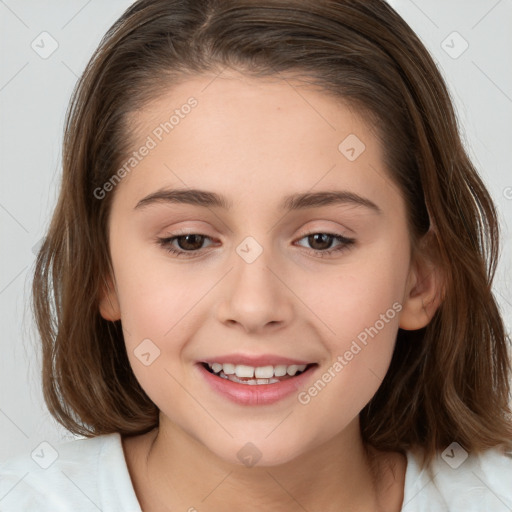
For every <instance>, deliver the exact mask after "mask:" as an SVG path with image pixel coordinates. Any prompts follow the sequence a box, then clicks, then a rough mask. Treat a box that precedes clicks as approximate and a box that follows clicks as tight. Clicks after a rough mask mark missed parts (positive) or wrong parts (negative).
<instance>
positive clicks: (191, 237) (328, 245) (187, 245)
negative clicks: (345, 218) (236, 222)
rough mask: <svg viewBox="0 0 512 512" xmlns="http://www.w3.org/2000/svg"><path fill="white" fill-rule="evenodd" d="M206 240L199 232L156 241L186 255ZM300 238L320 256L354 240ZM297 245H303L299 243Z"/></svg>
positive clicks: (331, 235)
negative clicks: (334, 243) (334, 244)
mask: <svg viewBox="0 0 512 512" xmlns="http://www.w3.org/2000/svg"><path fill="white" fill-rule="evenodd" d="M206 240H211V238H210V237H208V236H206V235H201V234H199V233H186V234H183V235H175V236H170V237H166V238H158V243H159V245H161V246H162V247H163V248H164V249H165V250H166V251H168V252H170V253H171V254H175V255H176V256H185V257H187V256H194V255H195V254H197V253H198V252H199V251H200V250H201V249H203V244H204V242H205V241H206ZM301 240H307V243H308V244H310V246H311V251H312V252H313V253H314V254H315V255H317V256H321V257H322V256H326V255H329V254H331V253H333V252H337V251H342V250H344V249H347V248H348V247H349V246H350V245H352V244H353V243H354V242H355V240H354V239H353V238H347V237H344V236H342V235H338V234H334V233H321V232H319V233H309V234H307V235H305V236H303V237H302V238H300V239H299V241H301ZM335 241H337V242H338V245H336V246H334V247H332V244H333V242H335ZM210 245H212V244H210ZM299 245H300V246H301V247H304V246H303V245H301V244H299Z"/></svg>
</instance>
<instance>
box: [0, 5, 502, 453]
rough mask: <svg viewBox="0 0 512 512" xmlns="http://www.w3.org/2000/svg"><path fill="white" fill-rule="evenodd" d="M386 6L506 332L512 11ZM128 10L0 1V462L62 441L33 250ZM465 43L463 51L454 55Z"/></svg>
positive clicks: (487, 7) (485, 7)
mask: <svg viewBox="0 0 512 512" xmlns="http://www.w3.org/2000/svg"><path fill="white" fill-rule="evenodd" d="M389 1H390V3H391V4H392V5H393V6H394V7H395V8H396V9H397V10H398V12H399V13H400V14H401V15H402V16H403V17H404V18H405V19H406V21H407V22H408V23H409V24H410V25H411V26H412V28H413V29H414V30H415V31H416V32H417V33H418V35H419V36H420V38H421V39H422V40H423V41H424V42H425V44H426V46H427V47H428V49H429V50H430V51H431V53H432V54H433V56H434V59H435V60H436V62H437V63H438V65H439V66H440V68H441V70H442V73H443V75H444V76H445V78H446V80H447V82H448V85H449V87H450V91H451V93H452V96H453V99H454V102H455V104H456V108H457V111H458V116H459V119H460V123H461V127H462V131H463V137H464V140H465V142H466V146H467V148H468V151H469V153H470V155H471V156H472V157H473V160H474V162H475V164H476V165H477V168H478V169H479V171H480V173H481V175H482V177H483V179H484V181H485V182H486V184H487V185H488V187H489V189H490V192H491V194H492V196H493V197H494V199H495V201H496V204H497V206H498V209H499V212H500V217H501V223H502V229H503V245H502V257H501V261H500V266H499V271H498V275H497V278H496V282H495V293H496V295H497V297H498V300H499V302H500V305H501V307H502V310H503V314H504V317H505V321H506V324H507V328H508V331H509V333H510V330H511V326H512V304H511V303H512V300H511V298H512V293H511V292H510V285H511V282H512V266H511V261H512V258H511V255H512V236H511V229H512V172H511V168H512V163H511V146H512V140H511V135H512V65H511V49H512V31H511V30H510V28H511V27H512V0H428V1H427V0H415V1H412V0H389ZM130 3H131V1H130V0H108V1H101V0H89V1H87V0H66V1H64V0H50V1H47V2H40V1H36V0H0V49H1V56H0V66H1V67H0V172H1V174H0V180H1V181H0V236H1V249H0V258H1V259H0V315H1V317H0V318H1V340H0V347H1V355H2V357H1V358H0V433H1V436H0V459H2V458H3V457H6V456H9V455H11V454H13V453H15V452H19V451H24V452H26V453H27V455H29V454H30V453H31V452H32V450H34V449H35V448H36V447H37V446H38V445H39V444H40V443H41V442H42V441H48V442H50V443H51V444H54V443H57V442H59V441H60V440H62V439H63V438H66V437H68V436H69V437H71V436H70V434H69V433H66V431H65V430H64V429H63V428H62V427H59V426H58V425H57V424H56V422H55V421H53V420H52V418H51V417H50V415H49V413H48V411H47V410H46V408H45V406H44V403H43V400H42V394H41V390H40V379H39V372H40V360H39V357H38V355H37V354H38V347H37V334H36V333H35V329H34V327H33V322H32V319H31V313H30V308H29V291H30V284H31V274H32V271H33V265H34V250H35V249H34V248H35V247H37V244H38V242H39V241H40V240H41V237H42V236H43V234H44V232H45V230H46V228H47V226H48V222H49V218H50V214H51V211H52V208H53V206H54V204H55V200H56V196H57V188H58V184H59V179H60V165H61V158H60V151H61V139H62V131H63V121H64V115H65V111H66V108H67V104H68V101H69V97H70V94H71V91H72V89H73V86H74V84H75V82H76V80H77V77H78V76H79V74H80V73H81V72H82V70H83V68H84V67H85V64H86V62H87V61H88V59H89V58H90V56H91V54H92V52H93V51H94V49H95V48H96V46H97V44H98V43H99V41H100V39H101V37H102V36H103V34H104V33H105V31H106V30H107V29H108V27H109V26H110V25H111V24H112V23H113V22H114V21H115V19H116V18H117V17H118V16H119V15H120V14H121V13H122V12H123V11H124V9H125V8H126V7H127V6H128V5H129V4H130ZM44 31H46V32H48V33H49V34H50V35H51V37H52V38H53V39H54V40H55V41H56V42H57V43H58V48H57V49H56V51H55V52H54V53H53V54H52V55H50V56H49V57H48V58H42V57H41V56H40V55H39V54H38V53H36V51H34V50H33V49H32V47H31V45H32V43H33V41H35V43H34V45H36V44H38V45H39V52H43V51H48V50H49V49H51V40H50V39H49V38H48V36H40V34H41V33H42V32H44ZM454 31H456V32H458V34H460V36H458V35H453V32H454ZM41 38H45V39H44V42H43V43H41ZM443 41H444V43H443ZM464 41H467V44H468V45H469V46H468V48H467V50H466V51H465V52H464V53H462V54H461V55H460V56H458V54H459V53H460V52H461V50H462V49H463V48H464V46H465V43H464ZM43 45H44V47H43ZM449 53H451V55H449ZM454 57H457V58H454Z"/></svg>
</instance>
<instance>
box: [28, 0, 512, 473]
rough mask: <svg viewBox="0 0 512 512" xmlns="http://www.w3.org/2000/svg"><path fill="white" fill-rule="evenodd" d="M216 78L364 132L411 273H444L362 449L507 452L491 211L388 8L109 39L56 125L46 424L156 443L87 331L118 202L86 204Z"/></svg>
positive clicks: (200, 23) (432, 74)
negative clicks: (400, 228)
mask: <svg viewBox="0 0 512 512" xmlns="http://www.w3.org/2000/svg"><path fill="white" fill-rule="evenodd" d="M226 68H229V69H233V70H236V71H239V72H242V73H244V74H246V75H250V76H253V77H258V78H263V77H280V76H285V75H286V76H294V77H296V78H297V79H300V80H303V81H304V83H306V84H309V85H311V86H313V85H314V86H318V87H320V89H321V90H322V91H324V92H325V93H326V94H330V95H333V96H334V97H335V98H337V99H339V101H342V102H344V103H346V104H348V105H350V106H351V107H353V108H354V109H355V110H356V111H357V112H360V113H361V114H362V115H363V119H367V120H369V121H370V123H369V124H370V125H371V126H373V127H374V129H375V131H376V133H377V135H378V137H379V140H380V141H381V143H382V148H383V151H384V163H385V167H386V169H387V171H388V173H389V176H390V177H391V179H392V180H393V181H394V182H395V183H396V184H397V185H398V187H399V189H400V191H401V193H402V194H403V197H404V200H405V203H406V206H407V221H408V225H409V231H410V239H411V250H414V254H416V255H418V257H421V255H423V256H424V255H425V254H426V252H425V251H426V249H425V248H426V247H428V248H429V251H428V254H429V257H430V258H431V259H432V261H435V264H436V266H437V267H438V268H439V269H440V271H441V272H442V275H443V280H444V281H443V282H444V284H443V298H442V302H441V304H440V306H439V307H438V309H437V310H436V312H435V314H434V316H433V318H432V320H431V321H430V322H429V324H428V325H427V326H426V327H425V328H423V329H420V330H416V331H405V330H402V329H399V332H398V336H397V339H396V345H395V349H394V353H393V357H392V361H391V364H390V367H389V370H388V372H387V374H386V376H385V378H384V381H383V382H382V384H381V386H380V387H379V389H378V391H377V393H376V394H375V396H374V397H373V398H372V399H371V401H370V402H369V403H368V404H367V405H366V406H365V407H364V409H363V410H362V411H361V413H360V425H361V434H362V438H363V441H364V443H365V445H367V446H372V447H375V448H377V449H379V450H384V451H399V452H402V453H404V452H405V451H406V450H408V449H412V448H414V447H418V446H419V447H422V448H423V449H424V459H423V463H425V462H430V461H431V460H432V458H433V457H434V456H435V455H436V452H437V450H439V449H444V448H446V447H447V446H448V445H449V444H450V443H451V442H453V441H457V442H458V443H459V444H461V445H462V446H463V447H464V448H465V449H466V450H468V451H481V450H485V449H488V448H491V447H495V446H498V445H501V444H505V445H507V446H511V445H512V428H511V411H510V380H509V379H510V375H511V361H510V353H509V344H510V339H509V338H508V337H507V336H506V333H505V329H504V325H503V320H502V318H501V315H500V312H499V308H498V306H497V303H496V301H495V298H494V296H493V293H492V290H491V285H492V281H493V278H494V273H495V269H496V264H497V259H498V254H499V245H498V244H499V225H498V220H497V214H496V210H495V206H494V204H493V202H492V200H491V197H490V195H489V193H488V192H487V190H486V188H485V186H484V184H483V183H482V181H481V179H480V177H479V175H478V173H477V171H476V170H475V168H474V166H473V164H472V163H471V161H470V159H469V157H468V156H467V153H466V152H465V149H464V147H463V145H462V142H461V137H460V135H459V130H458V125H457V119H456V116H455V113H454V110H453V106H452V103H451V99H450V95H449V93H448V91H447V87H446V85H445V83H444V81H443V78H442V76H441V74H440V72H439V70H438V69H437V67H436V65H435V64H434V62H433V59H432V58H431V56H430V55H429V53H428V51H427V50H426V48H425V47H424V45H423V44H422V43H421V41H420V40H419V38H418V37H417V36H416V34H415V33H414V32H413V30H412V29H411V28H410V27H409V26H408V25H407V23H406V22H405V21H404V20H403V19H402V18H401V17H400V16H399V15H398V14H397V13H396V12H395V11H394V10H393V9H392V8H391V7H390V6H389V5H388V4H387V3H386V2H385V1H383V0H318V1H315V2H310V1H306V0H259V1H258V2H254V1H251V0H139V1H137V2H135V3H134V4H133V5H132V6H131V7H129V8H128V9H127V10H126V12H125V13H124V14H123V15H122V16H121V17H120V18H119V19H118V20H117V21H116V22H115V23H114V25H113V26H112V27H111V28H110V30H109V31H108V32H107V33H106V35H105V36H104V38H103V39H102V41H101V43H100V45H99V48H98V49H97V50H96V52H95V53H94V55H93V56H92V58H91V60H90V62H89V63H88V65H87V67H86V69H85V71H84V73H83V75H82V77H81V78H80V80H79V81H78V83H77V86H76V88H75V91H74V93H73V96H72V99H71V103H70V106H69V109H68V113H67V119H66V125H65V134H64V146H63V179H62V184H61V189H60V196H59V199H58V202H57V205H56V208H55V211H54V214H53V218H52V221H51V225H50V227H49V230H48V233H47V236H46V238H45V240H44V243H43V245H42V247H41V249H40V252H39V254H38V257H37V262H36V268H35V276H34V281H33V307H34V313H35V317H36V322H37V326H38V330H39V332H40V336H41V340H42V355H43V357H42V361H43V369H42V381H43V393H44V398H45V401H46V404H47V406H48V408H49V410H50V412H51V413H52V415H53V416H54V417H55V418H56V419H57V420H58V421H59V422H60V423H61V424H62V425H64V426H65V427H66V428H67V429H68V430H70V431H71V432H73V433H76V434H81V435H84V436H86V437H92V436H96V435H101V434H107V433H111V432H119V433H121V434H122V435H136V434H142V433H145V432H148V431H150V430H151V429H153V428H155V427H157V426H158V414H159V411H158V408H157V407H156V405H155V404H154V403H153V402H152V401H151V400H150V398H149V397H148V396H147V395H146V393H145V392H144V390H143V389H142V388H141V386H140V385H139V383H138V381H137V379H136V378H135V376H134V374H133V372H132V369H131V367H130V363H129V360H128V357H127V353H126V348H125V344H124V339H123V329H122V325H121V321H117V322H110V321H107V320H105V319H103V318H102V317H101V315H100V313H99V300H100V297H101V293H102V290H104V286H105V282H106V279H107V278H108V276H111V275H112V264H111V260H110V252H109V242H108V220H109V210H110V207H111V202H112V198H113V196H114V194H115V191H113V192H111V193H109V194H107V195H106V196H105V197H104V198H103V199H102V200H99V199H97V197H95V194H94V190H96V189H97V188H98V187H102V186H103V185H104V184H105V183H106V182H107V181H108V180H109V179H110V178H111V177H112V176H113V175H114V173H115V171H116V169H118V166H119V165H120V164H121V162H122V161H123V157H125V156H126V154H127V152H128V151H129V149H130V144H133V141H132V137H133V122H132V120H131V119H132V114H134V113H136V112H137V111H139V110H140V109H142V108H143V107H144V106H145V105H147V103H148V102H149V101H151V100H152V99H155V98H156V97H158V95H160V94H163V93H164V92H165V91H167V90H169V88H171V87H172V86H173V84H176V83H178V82H179V81H180V80H181V81H186V80H187V78H189V77H193V76H198V75H201V74H205V73H219V72H221V71H222V70H224V69H226Z"/></svg>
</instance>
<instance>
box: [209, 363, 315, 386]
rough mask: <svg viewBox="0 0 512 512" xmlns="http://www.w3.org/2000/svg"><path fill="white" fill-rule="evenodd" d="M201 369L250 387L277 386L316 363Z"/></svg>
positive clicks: (212, 364) (216, 364) (215, 364)
mask: <svg viewBox="0 0 512 512" xmlns="http://www.w3.org/2000/svg"><path fill="white" fill-rule="evenodd" d="M201 364H202V365H203V367H204V368H205V369H206V370H207V371H208V372H210V373H211V374H213V375H215V376H217V377H219V378H221V379H225V380H230V381H231V382H236V383H238V384H247V385H250V386H257V385H264V384H278V383H280V382H284V381H285V380H289V379H293V378H294V377H298V376H299V375H301V374H302V373H305V372H307V371H308V370H309V369H310V368H312V367H313V366H316V363H310V364H302V365H296V364H292V365H276V366H271V365H267V366H257V367H254V366H247V365H243V364H238V365H235V364H231V363H224V364H221V363H206V362H203V363H201Z"/></svg>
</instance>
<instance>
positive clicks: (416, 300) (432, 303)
mask: <svg viewBox="0 0 512 512" xmlns="http://www.w3.org/2000/svg"><path fill="white" fill-rule="evenodd" d="M443 295H444V287H443V280H442V275H441V272H440V269H439V268H438V267H436V266H435V265H433V264H431V263H427V262H425V261H423V262H421V263H416V264H415V265H414V266H413V267H412V268H411V271H410V273H409V278H408V281H407V287H406V290H405V297H404V301H403V304H402V312H401V315H400V323H399V326H400V328H401V329H404V330H408V331H412V330H416V329H421V328H423V327H425V326H426V325H428V323H429V322H430V320H432V317H433V316H434V314H435V312H436V311H437V309H438V308H439V306H440V305H441V303H442V301H443Z"/></svg>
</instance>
